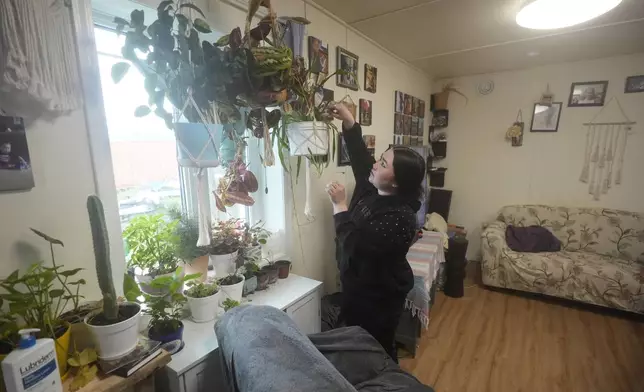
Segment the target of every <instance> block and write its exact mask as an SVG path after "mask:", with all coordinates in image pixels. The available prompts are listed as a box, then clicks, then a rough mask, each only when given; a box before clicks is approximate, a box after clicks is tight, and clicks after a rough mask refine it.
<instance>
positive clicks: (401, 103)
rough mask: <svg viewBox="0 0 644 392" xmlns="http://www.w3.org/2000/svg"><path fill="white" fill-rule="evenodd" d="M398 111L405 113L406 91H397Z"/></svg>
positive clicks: (396, 110)
mask: <svg viewBox="0 0 644 392" xmlns="http://www.w3.org/2000/svg"><path fill="white" fill-rule="evenodd" d="M395 112H396V113H405V93H403V92H402V91H396V109H395Z"/></svg>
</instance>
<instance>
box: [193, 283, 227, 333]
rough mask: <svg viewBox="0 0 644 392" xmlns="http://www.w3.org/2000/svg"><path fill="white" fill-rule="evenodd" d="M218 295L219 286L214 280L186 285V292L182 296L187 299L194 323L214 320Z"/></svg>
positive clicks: (217, 307) (219, 295) (218, 299)
mask: <svg viewBox="0 0 644 392" xmlns="http://www.w3.org/2000/svg"><path fill="white" fill-rule="evenodd" d="M220 293H221V292H220V291H219V285H218V284H217V282H216V281H214V280H207V281H205V282H189V283H188V290H186V291H184V294H185V296H186V298H187V299H188V306H189V307H190V314H191V315H192V320H193V321H194V322H196V323H205V322H207V321H212V320H214V319H215V317H216V316H217V309H219V302H220V297H221V294H220Z"/></svg>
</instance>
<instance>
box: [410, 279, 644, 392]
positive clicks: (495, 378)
mask: <svg viewBox="0 0 644 392" xmlns="http://www.w3.org/2000/svg"><path fill="white" fill-rule="evenodd" d="M430 320H431V321H430V326H429V330H427V331H424V333H423V337H422V339H421V343H420V348H419V350H418V352H417V353H416V358H415V359H402V360H401V365H402V367H403V368H404V369H405V370H407V371H409V372H411V373H412V374H414V375H415V376H416V377H417V378H418V379H420V380H421V381H422V382H423V383H425V384H427V385H430V386H433V387H434V388H435V390H436V392H466V391H473V392H506V391H507V392H519V391H525V392H540V391H543V392H558V391H561V392H564V391H565V392H576V391H580V392H582V391H583V392H595V391H596V392H620V391H636V392H642V391H644V322H642V321H641V320H640V319H638V318H634V317H630V316H628V315H624V314H621V313H618V314H616V313H615V312H605V311H603V310H599V311H598V310H596V309H595V308H588V307H585V306H577V305H568V303H566V302H561V301H558V300H550V299H545V300H544V299H541V298H535V297H527V296H522V295H516V294H511V293H509V292H504V291H492V290H488V289H486V288H483V287H481V286H479V285H477V284H472V285H471V286H470V287H468V288H467V289H466V291H465V296H464V297H463V298H460V299H453V298H448V297H445V296H444V295H443V294H442V293H439V294H438V296H437V297H436V303H435V304H434V308H433V309H432V312H431V319H430Z"/></svg>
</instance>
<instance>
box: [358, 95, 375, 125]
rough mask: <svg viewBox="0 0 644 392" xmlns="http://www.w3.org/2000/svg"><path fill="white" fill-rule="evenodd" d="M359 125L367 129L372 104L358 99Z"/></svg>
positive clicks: (366, 100) (370, 117)
mask: <svg viewBox="0 0 644 392" xmlns="http://www.w3.org/2000/svg"><path fill="white" fill-rule="evenodd" d="M359 106H360V125H363V126H365V127H368V126H370V125H371V119H372V117H373V103H372V102H371V101H369V100H368V99H360V101H359Z"/></svg>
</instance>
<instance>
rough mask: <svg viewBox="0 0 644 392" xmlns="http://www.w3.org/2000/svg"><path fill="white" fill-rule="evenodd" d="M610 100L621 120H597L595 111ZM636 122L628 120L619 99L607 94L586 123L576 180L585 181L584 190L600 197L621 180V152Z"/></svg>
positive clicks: (624, 149) (623, 152)
mask: <svg viewBox="0 0 644 392" xmlns="http://www.w3.org/2000/svg"><path fill="white" fill-rule="evenodd" d="M613 101H615V102H616V104H617V107H618V108H619V110H620V112H621V114H622V116H623V118H624V121H616V122H601V121H597V118H598V117H599V115H600V114H601V113H602V112H603V111H604V109H605V108H606V107H608V106H609V105H610V104H611V103H612V102H613ZM635 124H636V123H635V122H633V121H631V120H630V119H629V118H628V116H627V115H626V113H625V112H624V109H623V108H622V105H621V104H620V103H619V100H618V99H617V98H615V97H613V98H611V99H610V101H609V102H608V104H606V106H604V107H603V108H602V109H601V110H600V111H599V113H597V115H595V117H593V119H592V120H591V121H590V122H587V123H585V124H584V126H585V127H586V151H585V155H584V165H583V168H582V170H581V176H580V177H579V181H581V182H583V183H587V184H588V193H589V194H591V195H592V196H593V199H595V200H600V199H601V195H602V194H604V195H605V194H607V193H608V191H609V190H610V189H611V188H612V187H613V185H620V184H621V183H622V180H623V172H624V156H625V155H626V145H627V144H628V137H629V134H630V131H631V129H632V127H633V125H635Z"/></svg>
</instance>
